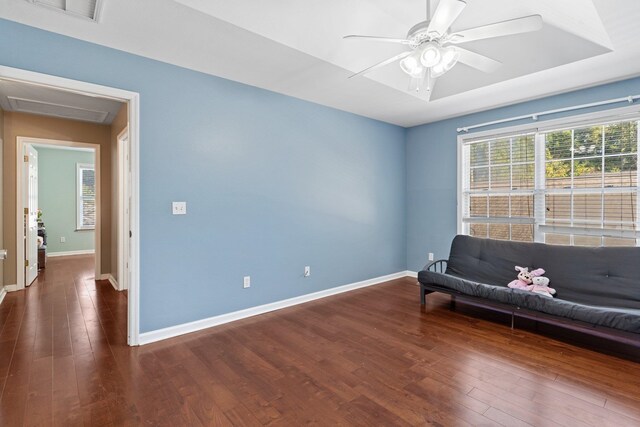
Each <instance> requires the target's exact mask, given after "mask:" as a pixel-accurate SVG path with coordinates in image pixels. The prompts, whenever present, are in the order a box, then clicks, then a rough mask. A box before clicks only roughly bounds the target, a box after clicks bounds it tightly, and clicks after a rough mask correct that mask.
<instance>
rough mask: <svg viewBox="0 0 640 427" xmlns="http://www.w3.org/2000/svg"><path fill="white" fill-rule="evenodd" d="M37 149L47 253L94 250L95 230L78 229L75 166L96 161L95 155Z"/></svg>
mask: <svg viewBox="0 0 640 427" xmlns="http://www.w3.org/2000/svg"><path fill="white" fill-rule="evenodd" d="M37 151H38V207H39V208H40V209H41V210H42V219H43V221H44V223H45V227H46V229H47V253H49V254H51V253H55V252H70V251H84V250H92V249H95V232H94V231H93V230H82V231H76V216H77V212H76V198H77V194H76V192H77V187H76V175H77V169H76V167H77V166H76V165H77V164H78V163H83V164H91V165H92V164H94V158H95V154H94V153H93V152H88V151H73V150H60V149H55V148H42V147H38V148H37ZM60 237H65V240H66V242H65V243H62V242H60Z"/></svg>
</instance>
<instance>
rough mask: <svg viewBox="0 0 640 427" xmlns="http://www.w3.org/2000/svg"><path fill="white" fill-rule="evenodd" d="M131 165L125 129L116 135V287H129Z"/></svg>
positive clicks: (121, 288) (127, 136)
mask: <svg viewBox="0 0 640 427" xmlns="http://www.w3.org/2000/svg"><path fill="white" fill-rule="evenodd" d="M130 189H131V167H130V164H129V135H128V133H127V132H126V131H125V132H123V133H122V134H121V135H120V136H119V137H118V205H119V210H118V278H117V281H118V287H119V289H120V290H124V289H129V281H130V274H131V272H130V268H129V254H130V253H131V236H130V233H129V230H130V226H129V210H130V205H131V199H130V194H131V190H130Z"/></svg>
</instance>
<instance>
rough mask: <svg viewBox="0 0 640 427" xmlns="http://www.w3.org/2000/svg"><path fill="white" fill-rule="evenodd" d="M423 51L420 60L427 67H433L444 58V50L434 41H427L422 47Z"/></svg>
mask: <svg viewBox="0 0 640 427" xmlns="http://www.w3.org/2000/svg"><path fill="white" fill-rule="evenodd" d="M421 50H422V53H421V54H420V62H421V63H422V65H424V66H425V67H427V68H428V67H433V66H434V65H436V64H437V63H438V62H440V59H441V58H442V52H441V51H440V47H439V46H438V45H437V44H436V43H433V42H429V43H425V45H424V47H423V48H422V49H421Z"/></svg>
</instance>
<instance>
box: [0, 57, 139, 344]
mask: <svg viewBox="0 0 640 427" xmlns="http://www.w3.org/2000/svg"><path fill="white" fill-rule="evenodd" d="M0 79H9V80H12V81H16V82H24V83H27V84H37V85H41V86H45V87H52V88H57V89H63V90H68V91H71V92H76V93H81V94H85V95H89V96H100V97H105V98H111V99H116V100H120V101H122V102H126V103H127V111H128V117H127V119H128V126H129V159H130V160H129V164H130V167H131V173H130V181H131V187H130V189H131V191H130V198H129V199H130V200H131V206H130V214H129V218H130V226H129V228H130V230H131V232H132V234H131V237H130V239H129V242H130V247H131V251H130V253H129V267H130V268H129V272H130V282H129V291H128V294H127V300H128V316H127V323H128V324H127V332H128V334H127V335H128V336H127V342H128V344H129V345H138V344H139V336H140V302H139V292H140V291H139V287H140V234H139V229H140V207H139V202H140V143H139V141H140V95H139V94H138V93H136V92H131V91H127V90H122V89H117V88H114V87H108V86H102V85H97V84H93V83H88V82H83V81H79V80H72V79H67V78H64V77H58V76H52V75H48V74H43V73H37V72H33V71H27V70H22V69H19V68H12V67H6V66H2V65H0ZM19 139H20V138H18V140H19ZM17 143H18V145H20V142H19V141H17ZM18 152H20V151H18ZM96 157H97V156H96ZM96 160H97V159H96ZM18 170H21V169H18ZM20 184H21V181H20V180H17V187H20V186H21V185H20ZM16 190H17V191H16V194H17V195H18V197H20V188H16ZM17 207H20V208H19V209H16V211H18V212H17V214H18V215H19V218H20V222H22V212H20V211H21V210H22V207H21V205H20V204H18V205H17ZM96 226H97V224H96ZM19 233H22V230H20V231H19ZM98 235H99V234H98V233H96V237H97V236H98ZM97 244H98V242H96V246H97ZM17 245H19V246H21V247H23V246H24V245H23V240H22V239H20V238H19V240H18V241H17ZM8 249H11V248H8ZM19 249H22V248H19ZM18 253H19V251H18ZM20 257H22V255H21V254H19V255H18V259H19V258H20ZM16 270H17V272H16V274H17V276H18V278H19V279H20V278H22V277H23V276H24V270H23V269H22V268H17V269H16ZM20 283H21V281H20V280H18V282H17V285H16V289H14V290H20V288H21V287H20ZM22 283H24V280H23V281H22Z"/></svg>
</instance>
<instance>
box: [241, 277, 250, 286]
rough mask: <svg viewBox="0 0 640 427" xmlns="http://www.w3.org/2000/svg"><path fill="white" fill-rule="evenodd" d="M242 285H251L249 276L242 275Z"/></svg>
mask: <svg viewBox="0 0 640 427" xmlns="http://www.w3.org/2000/svg"><path fill="white" fill-rule="evenodd" d="M242 287H243V288H250V287H251V276H244V281H243V283H242Z"/></svg>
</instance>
